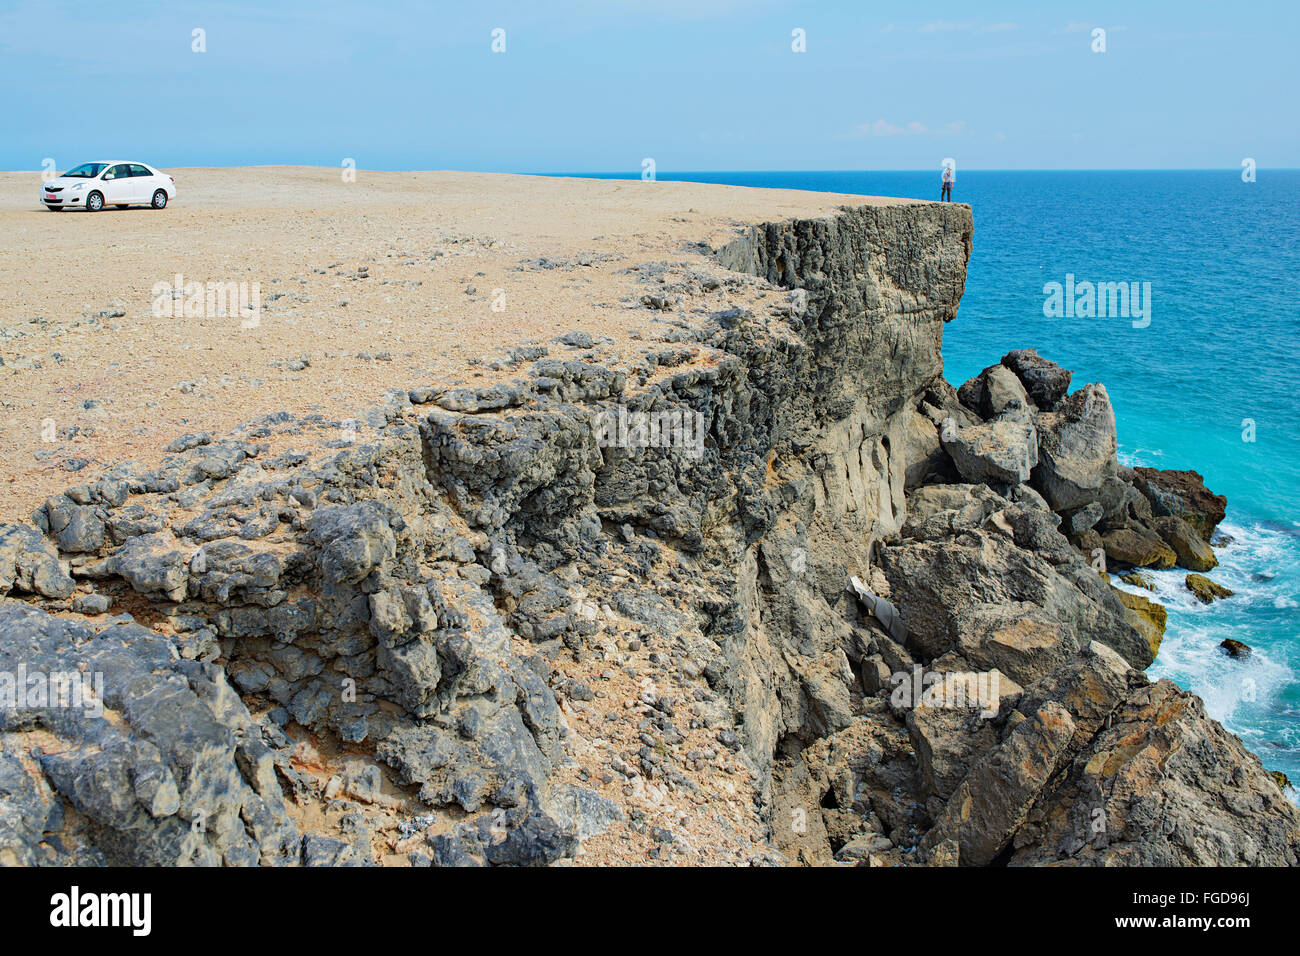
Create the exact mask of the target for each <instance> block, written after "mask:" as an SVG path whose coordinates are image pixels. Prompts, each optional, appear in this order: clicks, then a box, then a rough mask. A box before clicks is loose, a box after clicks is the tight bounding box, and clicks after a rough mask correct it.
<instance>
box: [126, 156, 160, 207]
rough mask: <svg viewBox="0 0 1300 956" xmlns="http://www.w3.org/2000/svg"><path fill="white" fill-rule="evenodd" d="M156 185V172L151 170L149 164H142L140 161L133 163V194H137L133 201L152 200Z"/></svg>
mask: <svg viewBox="0 0 1300 956" xmlns="http://www.w3.org/2000/svg"><path fill="white" fill-rule="evenodd" d="M155 185H156V183H155V182H154V174H153V173H151V172H150V171H149V167H148V166H141V165H140V164H139V163H132V164H131V194H132V195H133V196H135V198H134V199H132V200H131V202H149V201H150V200H152V199H153V191H154V186H155Z"/></svg>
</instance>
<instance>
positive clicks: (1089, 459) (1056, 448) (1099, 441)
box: [1033, 385, 1120, 511]
mask: <svg viewBox="0 0 1300 956" xmlns="http://www.w3.org/2000/svg"><path fill="white" fill-rule="evenodd" d="M1037 424H1038V467H1037V468H1035V469H1034V480H1033V484H1034V487H1036V488H1037V489H1038V490H1039V491H1041V492H1042V494H1043V497H1044V498H1046V499H1047V503H1048V504H1050V505H1051V506H1052V508H1053V509H1054V510H1056V511H1072V510H1074V509H1076V508H1083V507H1084V506H1086V505H1088V504H1091V503H1092V502H1098V501H1102V499H1103V498H1104V497H1107V496H1115V495H1117V494H1118V491H1119V488H1120V485H1119V481H1118V479H1117V478H1116V468H1117V465H1116V461H1115V410H1114V409H1113V408H1112V407H1111V404H1110V396H1109V395H1107V394H1106V389H1105V387H1104V386H1102V385H1085V386H1084V387H1083V388H1081V389H1079V390H1078V391H1077V392H1075V393H1074V394H1073V395H1071V396H1070V397H1069V398H1068V399H1066V400H1065V402H1064V404H1063V405H1061V407H1060V410H1059V411H1055V412H1044V413H1042V414H1040V415H1039V416H1038V419H1037Z"/></svg>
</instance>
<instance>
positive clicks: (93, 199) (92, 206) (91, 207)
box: [86, 192, 104, 212]
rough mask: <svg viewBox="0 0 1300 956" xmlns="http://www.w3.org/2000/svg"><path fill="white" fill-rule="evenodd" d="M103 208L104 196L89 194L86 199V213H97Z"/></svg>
mask: <svg viewBox="0 0 1300 956" xmlns="http://www.w3.org/2000/svg"><path fill="white" fill-rule="evenodd" d="M103 208H104V196H103V194H102V193H97V192H96V193H91V194H90V195H89V196H87V197H86V210H87V211H88V212H99V211H100V210H101V209H103Z"/></svg>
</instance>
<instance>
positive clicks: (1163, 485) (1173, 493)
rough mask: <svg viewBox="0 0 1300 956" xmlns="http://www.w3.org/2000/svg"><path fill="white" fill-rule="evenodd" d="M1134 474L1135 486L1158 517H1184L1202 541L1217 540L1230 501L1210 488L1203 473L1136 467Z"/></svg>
mask: <svg viewBox="0 0 1300 956" xmlns="http://www.w3.org/2000/svg"><path fill="white" fill-rule="evenodd" d="M1133 471H1134V485H1135V486H1136V487H1137V489H1138V490H1139V491H1141V492H1142V494H1144V495H1145V496H1146V497H1147V499H1148V500H1149V501H1150V502H1151V509H1152V511H1153V512H1154V513H1155V515H1156V516H1157V517H1161V516H1165V515H1172V516H1174V517H1177V518H1182V519H1183V520H1184V521H1186V522H1187V523H1188V524H1189V525H1191V526H1192V528H1193V529H1194V530H1195V531H1196V533H1197V534H1199V535H1200V536H1201V538H1202V540H1205V541H1209V540H1211V539H1212V538H1213V537H1214V529H1215V528H1217V527H1218V525H1219V522H1221V521H1222V520H1223V516H1224V514H1225V513H1226V511H1227V506H1228V499H1227V498H1225V497H1224V496H1223V495H1216V494H1214V492H1212V491H1210V490H1209V489H1208V488H1206V487H1205V479H1204V478H1202V477H1201V474H1200V473H1199V472H1196V471H1175V470H1169V471H1162V470H1160V469H1158V468H1134V469H1133Z"/></svg>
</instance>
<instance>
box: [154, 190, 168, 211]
mask: <svg viewBox="0 0 1300 956" xmlns="http://www.w3.org/2000/svg"><path fill="white" fill-rule="evenodd" d="M153 208H154V209H166V208H167V190H165V189H155V190H154V193H153Z"/></svg>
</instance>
